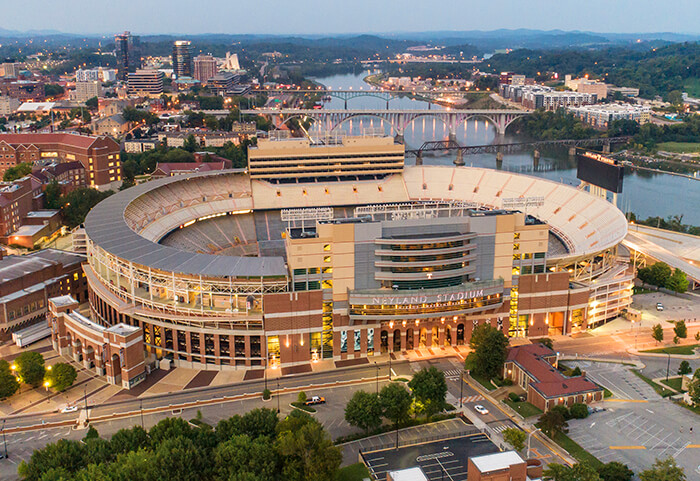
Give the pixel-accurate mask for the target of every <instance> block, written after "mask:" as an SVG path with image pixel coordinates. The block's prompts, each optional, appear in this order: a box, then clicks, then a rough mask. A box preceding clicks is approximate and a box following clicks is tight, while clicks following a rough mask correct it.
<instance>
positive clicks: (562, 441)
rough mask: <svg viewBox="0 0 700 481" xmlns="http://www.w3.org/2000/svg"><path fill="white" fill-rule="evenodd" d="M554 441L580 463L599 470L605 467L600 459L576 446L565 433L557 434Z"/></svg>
mask: <svg viewBox="0 0 700 481" xmlns="http://www.w3.org/2000/svg"><path fill="white" fill-rule="evenodd" d="M554 441H555V442H556V443H557V444H558V445H559V446H561V447H562V448H564V449H566V451H567V452H568V453H569V454H570V455H572V456H573V457H574V458H576V460H577V461H578V462H579V463H583V464H587V465H589V466H590V467H592V468H594V469H598V468H599V467H600V466H602V465H603V463H602V462H601V461H600V460H599V459H598V458H596V457H595V456H593V455H592V454H591V453H589V452H588V451H586V450H585V449H583V448H582V447H581V446H579V445H578V444H576V442H575V441H574V440H573V439H571V438H570V437H569V436H567V435H566V434H564V433H557V434H556V436H554Z"/></svg>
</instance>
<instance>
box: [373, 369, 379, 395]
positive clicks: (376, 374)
mask: <svg viewBox="0 0 700 481" xmlns="http://www.w3.org/2000/svg"><path fill="white" fill-rule="evenodd" d="M374 369H375V371H374V377H375V380H376V384H377V387H376V391H377V395H379V366H377V361H374Z"/></svg>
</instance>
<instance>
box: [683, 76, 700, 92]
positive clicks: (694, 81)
mask: <svg viewBox="0 0 700 481" xmlns="http://www.w3.org/2000/svg"><path fill="white" fill-rule="evenodd" d="M683 91H684V92H688V95H690V96H691V97H700V79H699V78H697V77H691V78H688V79H686V81H685V84H683Z"/></svg>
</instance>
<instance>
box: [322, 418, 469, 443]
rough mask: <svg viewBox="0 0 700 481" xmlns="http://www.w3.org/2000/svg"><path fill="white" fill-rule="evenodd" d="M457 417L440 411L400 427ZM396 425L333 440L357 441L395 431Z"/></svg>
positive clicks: (343, 441) (388, 425)
mask: <svg viewBox="0 0 700 481" xmlns="http://www.w3.org/2000/svg"><path fill="white" fill-rule="evenodd" d="M456 417H457V414H456V413H438V414H436V415H434V416H433V417H431V418H430V419H426V418H424V417H421V418H410V419H409V420H408V421H406V422H404V423H401V425H400V426H399V429H403V428H410V427H413V426H421V425H423V424H431V423H437V422H440V421H444V420H445V419H454V418H456ZM394 429H396V428H395V426H394V425H393V424H384V425H382V426H379V427H378V428H377V429H373V430H371V431H369V432H364V431H362V432H358V433H353V434H348V435H347V436H340V437H339V438H336V439H335V441H333V442H334V443H335V444H343V443H348V442H350V441H357V440H358V439H364V438H369V437H371V436H376V435H377V434H384V433H388V432H390V431H393V430H394Z"/></svg>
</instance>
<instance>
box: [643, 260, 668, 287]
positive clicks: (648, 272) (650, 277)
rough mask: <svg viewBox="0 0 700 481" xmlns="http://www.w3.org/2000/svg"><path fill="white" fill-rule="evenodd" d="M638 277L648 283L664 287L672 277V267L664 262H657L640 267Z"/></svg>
mask: <svg viewBox="0 0 700 481" xmlns="http://www.w3.org/2000/svg"><path fill="white" fill-rule="evenodd" d="M637 277H639V279H640V280H641V281H642V282H645V283H647V284H652V285H654V286H659V287H664V286H666V285H667V284H668V281H669V279H670V278H671V268H670V267H669V266H668V264H666V263H664V262H657V263H656V264H654V265H652V266H649V267H642V268H640V269H638V270H637Z"/></svg>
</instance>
